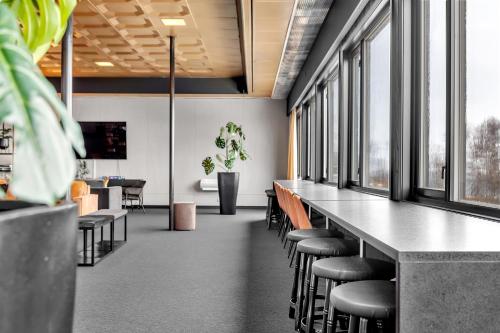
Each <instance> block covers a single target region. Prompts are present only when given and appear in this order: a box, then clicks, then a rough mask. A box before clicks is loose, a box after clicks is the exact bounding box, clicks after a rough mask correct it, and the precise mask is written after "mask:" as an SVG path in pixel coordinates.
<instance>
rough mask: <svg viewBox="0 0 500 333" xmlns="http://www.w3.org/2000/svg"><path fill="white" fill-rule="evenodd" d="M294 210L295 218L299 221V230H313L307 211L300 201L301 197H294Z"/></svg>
mask: <svg viewBox="0 0 500 333" xmlns="http://www.w3.org/2000/svg"><path fill="white" fill-rule="evenodd" d="M292 202H293V208H294V210H295V217H296V220H297V224H298V226H299V227H298V228H297V229H312V225H311V222H310V221H309V216H308V215H307V212H306V209H305V208H304V205H303V204H302V200H300V196H298V195H293V198H292Z"/></svg>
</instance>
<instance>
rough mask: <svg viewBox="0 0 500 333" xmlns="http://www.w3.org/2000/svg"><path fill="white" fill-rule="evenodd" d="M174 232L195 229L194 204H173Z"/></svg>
mask: <svg viewBox="0 0 500 333" xmlns="http://www.w3.org/2000/svg"><path fill="white" fill-rule="evenodd" d="M174 214H175V217H174V220H175V230H194V229H196V204H195V203H194V202H174Z"/></svg>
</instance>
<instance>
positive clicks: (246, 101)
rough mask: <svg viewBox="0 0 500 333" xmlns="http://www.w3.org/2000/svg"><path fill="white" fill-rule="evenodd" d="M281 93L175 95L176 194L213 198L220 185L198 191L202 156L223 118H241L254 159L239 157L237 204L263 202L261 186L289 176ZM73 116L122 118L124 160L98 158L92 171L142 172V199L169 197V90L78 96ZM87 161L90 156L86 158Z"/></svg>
mask: <svg viewBox="0 0 500 333" xmlns="http://www.w3.org/2000/svg"><path fill="white" fill-rule="evenodd" d="M285 110H286V102H285V101H284V100H270V99H257V98H255V99H253V98H187V97H179V98H177V99H176V129H175V131H176V136H175V138H176V145H175V146H176V148H175V149H176V154H175V159H176V160H175V168H176V169H175V193H176V198H175V200H176V201H185V200H190V201H195V202H196V203H197V204H198V205H218V197H217V193H216V192H215V193H214V192H211V193H207V192H201V191H200V190H199V180H200V179H201V178H216V177H217V176H216V173H213V174H212V175H210V176H208V177H207V176H205V174H204V172H203V168H202V167H201V161H202V160H203V158H205V157H206V156H208V155H212V156H213V155H214V154H215V153H216V152H217V150H218V149H217V148H216V147H215V144H214V141H215V137H216V136H217V135H218V132H219V128H220V127H221V126H223V125H224V124H226V123H227V122H228V121H234V122H236V123H237V124H241V125H242V126H243V129H244V131H245V133H246V136H247V141H246V143H247V150H248V152H249V153H250V155H251V159H250V160H248V161H246V162H244V163H243V162H237V164H236V168H235V170H236V171H240V188H239V196H238V205H240V206H254V205H265V204H266V202H267V201H266V197H265V194H264V190H265V189H266V188H270V187H271V182H272V180H273V179H276V178H284V177H285V176H286V164H287V144H288V143H287V141H288V121H287V117H286V112H285ZM73 116H74V117H75V118H76V119H77V120H81V121H126V122H127V160H121V161H115V160H113V161H111V160H97V161H96V162H95V164H96V175H97V176H106V175H107V176H110V175H118V176H123V177H126V178H141V179H145V180H147V184H146V187H145V189H144V202H145V204H146V205H167V204H168V201H169V199H168V177H169V175H168V174H169V167H168V163H169V158H168V149H169V109H168V97H132V96H105V95H103V96H75V98H74V107H73ZM89 164H90V166H92V165H93V163H89Z"/></svg>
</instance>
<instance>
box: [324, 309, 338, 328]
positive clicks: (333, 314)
mask: <svg viewBox="0 0 500 333" xmlns="http://www.w3.org/2000/svg"><path fill="white" fill-rule="evenodd" d="M336 329H337V311H336V310H335V308H334V307H333V305H332V304H330V305H329V307H328V318H327V320H326V333H335V331H336ZM324 332H325V330H323V333H324Z"/></svg>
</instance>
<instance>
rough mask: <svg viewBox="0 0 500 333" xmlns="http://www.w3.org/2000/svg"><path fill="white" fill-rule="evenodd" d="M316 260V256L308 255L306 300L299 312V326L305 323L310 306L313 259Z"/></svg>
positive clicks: (304, 292)
mask: <svg viewBox="0 0 500 333" xmlns="http://www.w3.org/2000/svg"><path fill="white" fill-rule="evenodd" d="M315 260H316V257H314V256H311V255H308V256H307V266H306V274H305V277H306V278H305V285H304V291H303V294H304V302H303V304H302V307H301V308H302V311H301V312H299V317H300V322H299V325H300V326H299V328H300V327H302V323H304V324H305V321H304V320H305V319H306V318H307V309H308V308H309V301H310V300H309V290H310V288H311V271H312V264H313V261H315Z"/></svg>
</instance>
